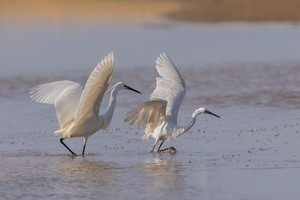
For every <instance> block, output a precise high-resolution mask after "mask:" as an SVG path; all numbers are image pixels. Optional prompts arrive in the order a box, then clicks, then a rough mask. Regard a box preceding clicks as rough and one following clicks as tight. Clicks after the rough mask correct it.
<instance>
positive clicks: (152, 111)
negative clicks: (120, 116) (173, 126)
mask: <svg viewBox="0 0 300 200" xmlns="http://www.w3.org/2000/svg"><path fill="white" fill-rule="evenodd" d="M166 105H167V102H166V101H164V100H151V101H146V102H144V103H143V104H141V105H139V106H137V107H136V108H134V109H133V110H131V111H130V112H128V113H127V114H126V116H125V118H124V121H125V122H127V123H129V124H130V125H132V124H136V125H137V126H138V127H139V128H145V127H146V125H147V124H149V123H152V124H154V125H158V124H159V122H160V120H161V117H164V115H165V111H166ZM155 127H156V126H155Z"/></svg>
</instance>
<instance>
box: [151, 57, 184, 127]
mask: <svg viewBox="0 0 300 200" xmlns="http://www.w3.org/2000/svg"><path fill="white" fill-rule="evenodd" d="M156 69H157V72H158V74H159V75H160V76H161V77H158V78H156V88H155V89H154V91H153V92H152V94H151V97H150V100H156V99H161V100H165V101H167V107H166V113H165V115H166V117H167V118H168V119H169V120H171V121H173V122H175V123H177V115H178V110H179V107H180V105H181V102H182V100H183V97H184V95H185V93H186V86H185V82H184V79H183V78H182V77H181V75H180V73H179V71H178V69H177V68H176V66H175V64H174V63H173V62H172V60H171V59H170V58H169V57H168V56H167V55H166V54H165V53H163V54H161V55H160V56H159V57H158V58H157V60H156Z"/></svg>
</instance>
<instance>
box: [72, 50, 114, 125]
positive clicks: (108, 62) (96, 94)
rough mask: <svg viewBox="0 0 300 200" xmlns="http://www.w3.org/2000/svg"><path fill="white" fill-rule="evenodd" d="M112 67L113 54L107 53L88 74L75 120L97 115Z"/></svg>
mask: <svg viewBox="0 0 300 200" xmlns="http://www.w3.org/2000/svg"><path fill="white" fill-rule="evenodd" d="M113 69H114V55H113V53H110V54H108V55H107V56H106V57H105V58H104V59H102V60H101V62H100V63H99V64H98V65H97V66H96V67H95V69H94V70H93V71H92V73H91V74H90V76H89V78H88V80H87V82H86V85H85V88H84V89H83V92H82V95H81V97H80V101H79V105H78V109H77V112H76V116H75V120H76V121H81V120H84V119H85V118H86V117H87V116H90V117H96V116H98V115H99V109H100V105H101V102H102V99H103V96H104V93H105V91H106V89H107V87H108V86H109V83H110V80H111V75H112V72H113Z"/></svg>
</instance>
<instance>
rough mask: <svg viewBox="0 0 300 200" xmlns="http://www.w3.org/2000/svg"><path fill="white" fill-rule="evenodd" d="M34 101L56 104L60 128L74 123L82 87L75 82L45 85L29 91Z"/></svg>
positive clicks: (57, 82) (58, 82)
mask: <svg viewBox="0 0 300 200" xmlns="http://www.w3.org/2000/svg"><path fill="white" fill-rule="evenodd" d="M29 91H30V92H29V94H30V97H31V99H32V100H34V101H36V102H39V103H46V104H54V105H55V110H56V115H57V119H58V123H59V126H60V128H61V129H62V128H64V127H66V126H67V125H68V124H69V123H70V122H72V121H74V118H75V113H76V110H77V107H78V103H79V99H80V96H81V93H82V87H81V86H80V84H79V83H76V82H73V81H67V80H66V81H56V82H51V83H45V84H42V85H38V86H35V87H32V88H30V89H29Z"/></svg>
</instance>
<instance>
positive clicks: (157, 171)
mask: <svg viewBox="0 0 300 200" xmlns="http://www.w3.org/2000/svg"><path fill="white" fill-rule="evenodd" d="M143 167H144V169H145V171H146V173H147V175H148V176H149V177H150V178H151V181H152V183H153V187H154V191H155V192H156V193H157V195H158V196H160V197H165V196H166V195H168V196H170V195H171V196H172V195H175V196H177V193H178V191H180V189H181V188H183V187H182V185H181V184H182V179H181V178H180V171H181V170H182V169H181V166H180V165H179V164H178V161H176V160H172V159H165V158H153V159H149V160H146V161H145V162H144V166H143ZM174 191H177V192H174ZM179 193H180V192H179ZM175 196H174V197H175Z"/></svg>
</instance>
